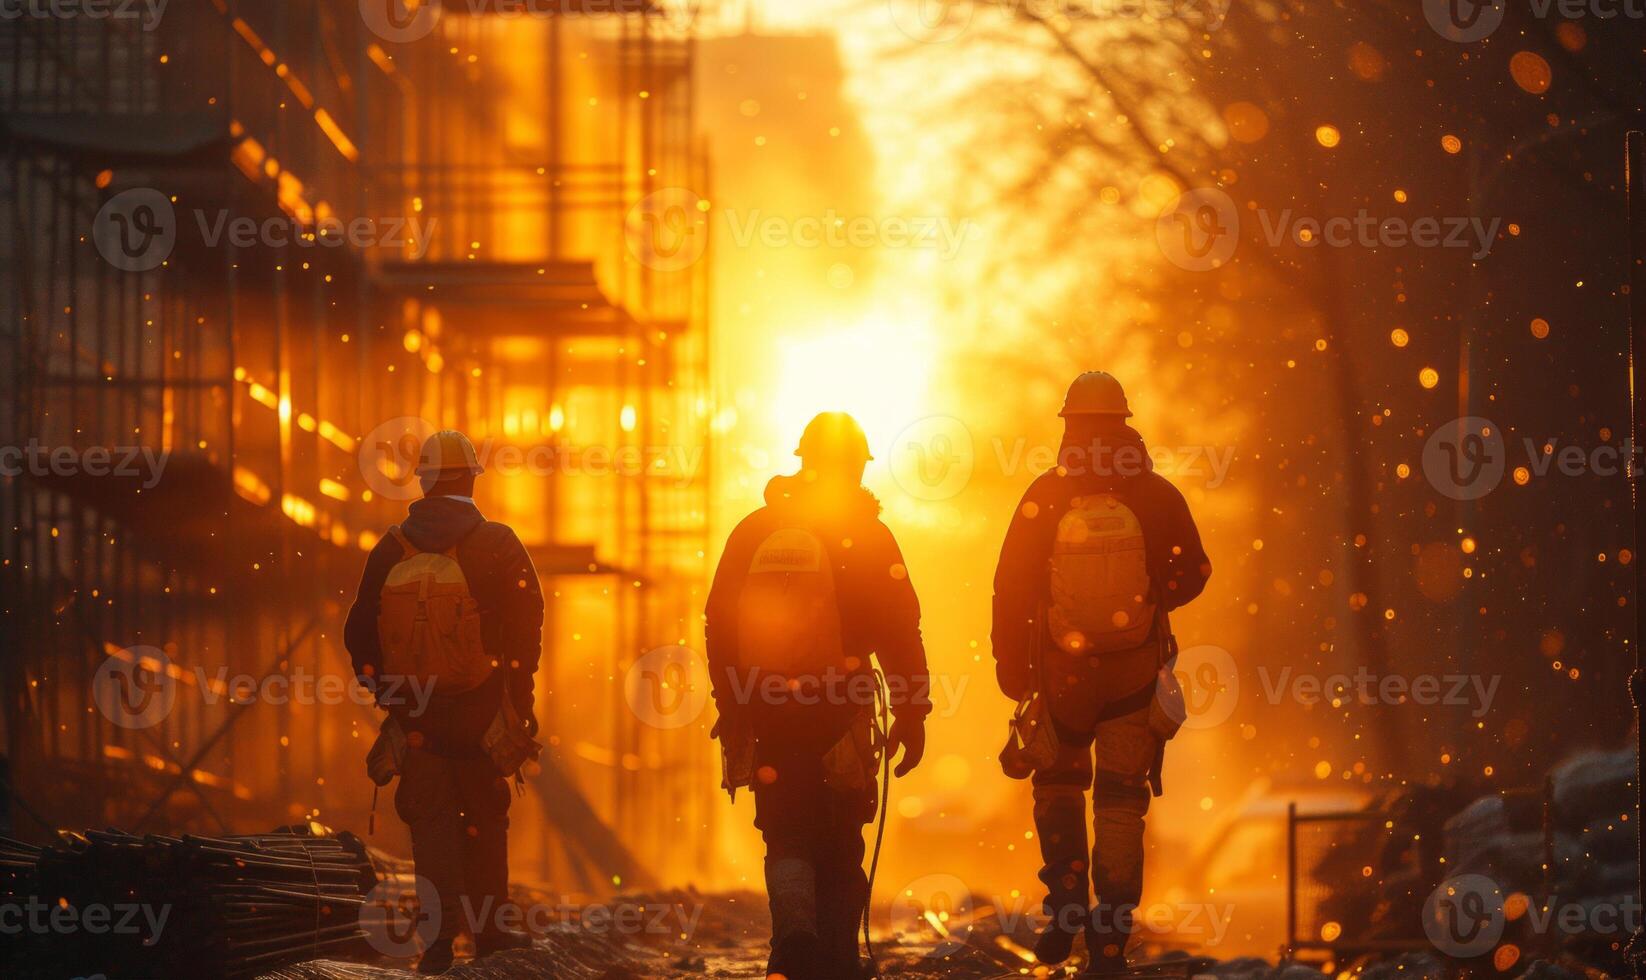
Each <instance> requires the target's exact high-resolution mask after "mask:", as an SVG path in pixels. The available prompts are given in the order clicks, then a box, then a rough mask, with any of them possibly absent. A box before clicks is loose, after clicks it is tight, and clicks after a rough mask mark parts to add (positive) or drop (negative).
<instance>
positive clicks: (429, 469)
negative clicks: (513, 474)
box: [417, 429, 485, 476]
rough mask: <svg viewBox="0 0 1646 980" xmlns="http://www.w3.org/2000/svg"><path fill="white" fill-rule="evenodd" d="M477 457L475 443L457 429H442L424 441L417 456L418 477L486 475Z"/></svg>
mask: <svg viewBox="0 0 1646 980" xmlns="http://www.w3.org/2000/svg"><path fill="white" fill-rule="evenodd" d="M484 472H485V468H484V467H482V466H481V465H480V459H479V458H478V457H477V456H476V455H475V452H474V443H472V442H470V441H469V437H468V436H466V435H464V434H463V433H461V432H458V431H457V430H456V429H442V430H440V431H439V432H436V433H435V434H434V435H431V436H429V437H428V438H427V439H424V440H423V449H422V451H421V452H419V453H418V454H417V475H418V476H425V475H428V474H434V473H484Z"/></svg>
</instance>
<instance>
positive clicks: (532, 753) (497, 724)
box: [480, 684, 543, 784]
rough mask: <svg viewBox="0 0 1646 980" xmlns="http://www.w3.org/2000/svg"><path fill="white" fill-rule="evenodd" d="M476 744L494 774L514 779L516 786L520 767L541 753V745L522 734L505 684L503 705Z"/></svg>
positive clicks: (522, 725)
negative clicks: (482, 750)
mask: <svg viewBox="0 0 1646 980" xmlns="http://www.w3.org/2000/svg"><path fill="white" fill-rule="evenodd" d="M480 745H481V747H482V748H484V749H485V750H486V754H487V755H488V756H490V757H491V760H492V765H493V766H495V767H496V768H497V771H498V773H499V774H500V775H502V776H504V777H511V776H512V777H514V779H515V782H516V784H520V783H523V782H524V780H523V778H522V777H521V776H520V769H521V767H522V766H524V765H525V764H526V763H527V762H532V761H535V760H536V759H537V758H538V756H540V755H542V754H543V743H542V742H539V741H538V740H537V739H535V738H532V737H531V736H530V735H528V734H526V724H525V722H524V720H522V719H521V717H520V712H519V710H518V709H516V708H515V706H514V698H513V697H511V696H510V694H509V687H508V685H507V684H504V685H503V704H502V706H501V707H500V708H499V709H498V711H497V715H496V717H494V718H492V723H491V726H490V727H489V728H487V729H486V734H485V735H483V736H482V737H481V739H480Z"/></svg>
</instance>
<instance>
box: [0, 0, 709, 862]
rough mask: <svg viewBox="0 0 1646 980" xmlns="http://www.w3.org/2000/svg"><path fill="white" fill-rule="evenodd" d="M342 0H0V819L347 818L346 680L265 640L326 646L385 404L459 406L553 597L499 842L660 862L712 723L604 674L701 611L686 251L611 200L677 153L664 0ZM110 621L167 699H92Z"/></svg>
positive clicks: (70, 823)
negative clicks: (543, 745) (91, 9)
mask: <svg viewBox="0 0 1646 980" xmlns="http://www.w3.org/2000/svg"><path fill="white" fill-rule="evenodd" d="M361 9H362V8H361V6H360V5H359V4H357V3H354V2H352V0H349V2H345V0H288V2H284V3H280V4H254V3H248V2H230V0H174V2H173V3H171V4H170V5H168V7H167V9H166V13H165V16H164V19H163V21H162V22H160V23H159V24H157V25H146V24H139V23H133V22H126V21H121V20H119V19H112V18H104V19H84V18H45V17H41V18H29V17H24V18H18V19H8V20H5V21H0V79H4V81H3V82H0V141H3V154H4V155H3V159H0V229H3V230H0V267H3V268H4V269H5V270H6V271H5V273H4V279H3V280H0V321H3V323H4V326H3V327H0V329H4V330H5V331H6V334H5V337H4V343H5V344H6V346H7V347H8V348H9V350H8V354H9V355H10V356H9V358H8V359H7V360H8V363H9V365H10V366H9V368H8V369H7V370H8V373H9V375H10V378H9V381H10V382H11V383H10V385H9V396H8V397H7V398H5V399H4V403H3V404H0V430H3V432H4V433H5V436H4V440H5V441H4V446H6V447H16V448H18V449H20V450H24V451H25V452H26V451H27V450H28V448H29V447H37V448H39V449H41V450H44V451H46V455H45V456H44V457H39V456H38V455H37V456H36V462H39V460H40V459H42V458H43V459H44V462H43V463H40V465H24V466H21V467H17V468H16V469H20V472H16V473H13V472H12V470H7V473H8V475H5V476H0V513H3V519H4V527H5V529H6V533H5V538H4V542H3V545H0V547H3V551H0V576H3V578H0V584H3V585H4V596H5V599H4V607H5V608H4V610H3V622H0V629H3V633H0V640H3V642H4V645H5V655H4V657H0V672H3V673H0V684H3V688H4V698H5V700H4V707H3V709H0V710H3V712H4V720H5V743H4V752H5V759H6V762H7V764H8V765H7V771H6V773H5V778H6V785H5V786H4V787H0V792H4V794H5V798H6V802H7V803H8V804H9V805H8V806H7V807H5V811H6V812H7V814H8V815H9V818H10V819H11V821H12V829H13V832H14V833H16V834H18V835H20V836H41V835H45V834H49V833H51V832H52V831H54V830H55V829H57V828H58V827H74V826H81V825H87V826H99V825H111V824H112V825H119V826H122V827H127V828H131V829H134V830H137V831H139V832H142V831H154V830H161V829H164V830H167V831H179V830H206V831H212V832H219V831H224V830H232V831H255V830H262V829H267V827H268V826H270V825H272V824H274V823H286V822H292V821H296V820H305V819H313V820H319V821H322V822H325V823H329V824H333V825H336V826H341V827H355V828H363V827H364V826H365V825H366V823H367V811H368V809H369V806H370V802H371V796H372V794H371V792H370V787H369V784H368V783H367V782H366V780H365V778H364V772H363V764H362V759H363V756H364V752H365V749H366V747H367V746H368V745H369V743H370V739H371V737H372V736H373V734H374V731H375V724H376V717H375V714H374V711H373V710H372V709H371V708H370V707H369V706H366V705H361V704H358V703H354V699H353V698H349V699H347V700H346V701H345V703H341V704H334V703H312V702H313V701H315V700H319V699H317V698H310V699H308V700H304V699H303V698H301V697H300V696H297V695H295V694H293V693H292V692H293V691H295V690H296V688H290V687H289V686H288V685H287V683H286V682H289V681H290V680H291V679H292V678H294V677H301V676H304V675H305V674H306V675H307V676H309V677H313V678H323V677H349V676H350V675H351V673H352V672H351V671H350V669H349V666H348V658H347V655H346V653H345V652H344V651H343V650H342V647H341V623H342V617H343V615H344V613H345V612H346V611H347V608H348V604H349V602H350V601H351V599H352V596H353V589H354V584H355V582H356V581H357V579H358V576H359V572H360V568H361V565H362V563H363V560H364V556H365V551H366V550H369V548H370V547H371V546H372V545H373V544H374V543H375V542H376V540H377V538H378V536H379V535H380V534H381V533H383V530H384V528H386V527H387V526H388V525H389V524H391V523H394V522H395V521H396V520H398V519H399V518H400V517H402V516H403V514H404V507H405V503H406V500H407V498H408V497H409V496H412V495H413V494H412V493H411V492H410V488H409V487H408V481H407V479H406V476H407V471H408V468H409V465H408V464H409V461H408V459H407V458H406V456H407V445H408V443H407V442H406V441H405V439H404V436H406V435H407V434H408V433H411V432H415V431H416V430H418V429H419V428H428V427H447V426H451V427H458V428H462V429H464V430H465V431H468V432H469V433H470V434H471V436H473V437H474V439H475V441H476V442H477V444H479V445H480V446H481V448H482V452H483V453H486V454H488V458H490V459H496V460H499V461H507V460H511V459H513V460H522V461H524V462H523V463H522V464H519V465H505V466H493V467H492V470H493V473H492V474H491V475H488V476H487V477H483V478H482V480H481V484H480V489H479V503H480V505H481V508H482V510H483V511H484V512H485V513H487V515H488V516H489V517H492V518H493V519H498V520H504V521H507V522H509V523H511V524H513V525H515V526H516V528H517V530H518V531H519V532H520V534H521V537H522V539H523V540H524V541H526V543H527V545H528V548H529V549H530V550H531V552H532V554H533V558H534V561H536V563H537V565H538V568H539V573H540V577H541V578H542V580H543V586H544V592H545V596H546V598H547V599H548V601H549V610H548V622H547V625H546V629H545V644H544V656H543V664H542V668H541V669H540V671H539V675H538V692H537V693H538V705H539V707H538V714H539V717H540V719H541V720H542V723H543V730H544V734H545V736H546V737H547V740H548V741H549V743H550V750H549V752H548V753H546V754H545V759H544V763H543V765H542V768H541V771H540V772H536V773H534V778H533V781H532V784H533V790H534V792H533V794H532V795H531V796H530V797H529V798H528V799H527V800H525V801H523V802H522V804H521V806H520V809H519V810H518V811H517V813H516V820H515V823H514V826H515V828H516V830H515V832H514V834H513V835H512V843H513V846H514V861H513V863H514V867H515V871H516V873H517V874H520V875H522V876H524V877H530V878H535V879H538V880H541V881H543V882H545V883H548V884H552V885H554V886H556V887H559V888H561V889H563V890H567V891H575V892H597V891H601V890H604V889H608V888H610V887H612V885H613V883H614V882H617V883H621V884H625V885H628V884H646V883H648V882H650V881H654V880H656V881H669V880H683V879H685V878H689V877H691V876H693V875H695V874H697V873H699V872H701V871H702V870H703V868H704V864H705V863H706V861H707V860H708V854H709V846H710V843H709V842H710V837H711V827H710V823H711V816H710V814H711V812H712V811H711V806H710V802H711V801H710V792H711V790H712V786H713V782H714V779H713V776H712V774H711V773H710V768H711V765H710V759H709V758H708V743H707V741H706V739H702V738H696V737H690V736H685V737H682V734H681V733H678V732H677V733H669V732H664V731H660V730H658V729H655V728H652V727H650V726H648V725H646V724H645V723H644V722H642V721H641V720H640V719H639V718H637V717H636V716H635V714H634V712H632V711H630V710H628V708H627V706H626V704H625V699H624V678H625V673H626V671H627V670H628V669H629V667H630V666H631V665H632V664H633V663H634V662H635V660H636V659H637V658H639V657H641V656H642V655H643V654H644V653H646V651H648V650H651V649H653V648H657V647H663V646H669V645H674V644H685V645H696V644H697V643H698V642H700V641H699V638H698V633H699V630H700V626H699V622H700V621H699V617H698V616H697V613H696V611H697V610H698V609H700V608H701V600H702V593H703V590H704V579H705V574H706V565H705V562H706V559H705V554H706V551H707V541H706V537H707V513H708V492H709V491H708V487H709V479H710V474H709V473H708V472H707V471H706V469H705V466H704V464H703V463H702V461H704V460H707V459H709V458H710V456H709V454H708V453H707V451H706V449H707V440H708V438H709V425H708V419H709V417H710V414H711V412H710V406H709V405H708V397H709V389H708V383H707V371H708V364H707V352H708V344H707V338H706V336H705V327H706V323H707V313H708V309H707V303H708V299H707V292H706V288H705V283H706V282H707V275H706V269H707V261H708V257H707V256H706V255H705V256H704V257H703V258H702V259H699V260H698V261H696V262H693V263H689V264H685V265H683V266H680V267H678V268H676V267H672V266H669V265H667V264H661V265H660V264H659V263H651V262H647V261H643V259H644V255H638V256H637V253H636V249H635V247H634V240H633V234H632V230H633V229H632V227H631V225H632V221H631V220H630V219H631V212H632V211H633V209H634V208H635V207H636V206H637V204H639V203H640V202H643V201H645V200H647V199H648V196H649V195H653V194H655V193H656V192H658V191H660V190H664V189H666V188H690V187H700V186H703V183H704V181H706V179H707V174H706V169H705V168H706V164H705V161H704V156H703V153H702V151H701V148H700V147H699V146H698V145H696V144H695V143H694V141H693V136H692V115H691V113H692V85H691V59H692V41H691V39H690V37H689V34H688V33H687V32H684V31H682V30H681V29H680V27H681V25H680V24H678V23H677V22H675V21H673V20H672V19H670V18H669V17H667V16H665V15H664V12H662V11H659V10H657V9H655V8H652V7H650V6H646V5H632V9H630V8H624V9H623V10H621V11H620V12H615V13H612V12H602V13H593V12H584V11H582V10H580V9H579V8H578V7H577V5H576V4H569V5H568V4H560V5H557V6H556V7H555V13H554V14H553V15H548V16H539V15H535V14H534V15H531V16H524V15H516V14H512V13H509V12H507V11H508V10H511V9H514V8H512V7H509V6H508V5H491V4H486V3H479V2H468V0H464V2H461V3H450V2H448V3H446V4H444V5H443V6H442V7H441V8H439V13H440V14H441V16H439V17H438V18H437V19H436V20H435V21H434V23H433V29H432V30H430V31H429V32H428V33H427V34H426V35H425V36H423V37H420V38H417V39H397V40H390V39H386V38H385V37H383V36H382V35H381V32H378V33H374V32H373V30H372V27H371V25H368V24H367V23H365V22H364V20H363V19H362V15H361V12H360V11H361ZM612 9H613V8H612V5H610V4H609V3H606V4H603V5H599V6H596V7H592V8H591V10H602V11H611V10H612ZM241 225H244V226H245V229H244V233H243V234H242V233H240V232H239V231H237V229H239V228H240V226H241ZM168 228H169V229H170V230H169V231H168V230H167V229H168ZM357 232H358V233H357ZM140 234H141V236H142V237H141V238H139V235H140ZM340 237H341V238H342V239H343V240H342V241H341V243H340V244H339V243H338V239H339V238H340ZM156 239H159V241H160V244H159V245H158V246H157V245H155V240H156ZM133 245H140V246H142V247H141V248H137V249H136V250H135V251H133V248H132V246H133ZM156 248H159V249H160V251H159V252H158V253H157V252H156ZM111 256H112V257H111ZM151 263H152V264H151ZM105 449H106V450H108V451H109V452H110V453H111V454H112V455H113V457H114V458H116V459H119V458H122V457H123V456H124V455H125V454H126V453H128V452H131V451H134V450H135V451H136V457H135V459H136V460H137V462H136V463H135V464H134V466H133V467H132V468H131V472H130V473H128V474H126V475H114V474H111V473H107V472H102V470H105V469H107V467H101V466H96V467H94V466H92V465H90V463H89V461H90V460H92V459H93V458H101V452H102V450H105ZM55 450H62V451H63V456H62V459H63V460H64V461H65V462H64V463H63V465H57V464H54V463H52V462H51V459H52V456H51V452H52V451H55ZM21 458H24V459H27V457H21ZM144 459H148V460H151V461H152V462H150V463H147V464H145V463H143V462H142V461H143V460H144ZM597 460H598V461H599V462H598V465H597ZM634 460H640V461H642V463H643V464H644V465H638V466H637V465H632V461H634ZM541 461H547V464H546V465H540V463H541ZM111 661H115V662H127V663H130V662H133V661H142V662H144V663H146V664H149V665H150V666H155V665H156V664H158V666H159V669H160V670H161V671H163V673H164V675H165V676H166V677H168V678H170V682H171V684H172V686H173V688H174V690H175V692H176V703H175V707H173V708H171V710H169V712H167V713H166V715H165V716H164V718H163V720H162V721H160V723H158V724H155V725H153V726H150V727H127V726H123V725H121V724H118V723H116V721H115V720H113V719H111V718H109V717H107V712H100V711H99V710H98V709H97V707H95V706H94V704H93V702H94V698H93V693H94V687H95V685H96V684H97V683H98V677H99V671H100V670H106V669H107V665H108V664H109V663H110V662H111ZM268 678H276V679H280V680H281V681H282V684H281V686H280V688H279V690H284V691H285V692H286V693H285V695H284V700H283V701H281V700H277V699H276V698H273V697H270V696H268V694H267V692H268V690H269V686H268V685H265V684H262V682H263V681H264V680H265V679H268ZM259 686H260V687H261V689H262V690H263V691H264V692H265V693H264V696H261V697H256V698H245V697H241V696H240V695H242V694H244V692H245V691H246V690H248V689H250V688H252V687H259ZM395 823H396V822H394V821H380V822H379V824H380V835H381V836H383V838H384V842H385V843H386V844H389V845H390V846H395V845H396V844H402V845H403V839H402V838H399V837H398V836H397V835H398V834H399V833H400V831H399V828H398V827H397V826H394V825H395Z"/></svg>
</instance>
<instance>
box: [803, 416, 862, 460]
mask: <svg viewBox="0 0 1646 980" xmlns="http://www.w3.org/2000/svg"><path fill="white" fill-rule="evenodd" d="M794 454H795V455H796V456H799V457H800V458H801V459H857V460H860V461H862V462H867V461H869V460H871V459H874V457H873V456H872V455H870V454H869V437H868V436H866V435H864V434H863V427H862V426H860V425H858V424H857V420H856V419H854V418H852V417H851V416H850V415H848V414H846V413H845V412H822V413H820V414H819V415H817V417H815V418H813V419H812V420H811V421H810V422H807V423H806V431H805V432H802V433H801V434H800V445H799V446H797V447H796V448H795V451H794Z"/></svg>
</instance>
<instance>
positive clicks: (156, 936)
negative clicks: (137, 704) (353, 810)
mask: <svg viewBox="0 0 1646 980" xmlns="http://www.w3.org/2000/svg"><path fill="white" fill-rule="evenodd" d="M292 830H293V831H294V832H283V833H274V834H264V835H257V836H248V837H193V836H184V837H164V836H155V835H150V836H146V837H134V836H132V835H130V834H124V833H120V832H119V831H112V830H111V831H89V832H87V833H85V834H63V835H61V839H60V840H59V842H58V843H57V844H55V845H53V846H49V847H45V848H37V847H32V846H30V845H28V844H23V843H19V842H16V841H10V840H5V839H3V838H0V905H3V906H4V907H5V908H7V909H8V911H9V910H12V909H15V910H16V911H15V912H14V913H13V915H14V917H16V918H17V919H18V921H19V923H20V924H21V926H22V928H21V930H20V931H17V932H13V931H12V930H10V929H7V930H4V931H3V934H0V944H3V945H0V966H4V967H5V968H6V969H5V970H4V971H0V972H6V973H8V975H25V976H33V975H57V976H82V975H84V976H89V975H93V974H98V973H100V974H103V975H105V976H107V977H109V978H111V980H117V978H120V977H154V976H221V977H245V976H254V975H256V974H259V973H264V972H267V971H268V970H271V969H274V968H276V967H279V966H282V965H286V964H290V963H296V962H301V961H303V960H308V959H315V958H319V957H322V956H338V955H348V954H351V953H369V948H368V947H366V945H365V932H364V931H363V930H362V929H361V926H360V909H361V907H362V905H363V904H364V903H365V899H366V896H367V894H368V893H370V891H371V890H372V888H373V887H374V886H375V885H376V884H377V880H378V879H377V873H376V871H375V870H374V868H373V866H372V861H371V859H370V857H369V856H368V854H367V852H366V847H365V845H364V844H363V843H361V841H360V840H359V838H357V837H355V836H354V835H352V834H348V833H340V834H331V835H324V836H321V835H315V834H311V833H307V832H303V831H301V829H300V828H292ZM10 924H11V923H7V925H8V926H9V925H10ZM16 969H22V970H23V971H24V972H23V973H20V974H18V973H11V972H10V971H12V970H16Z"/></svg>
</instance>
